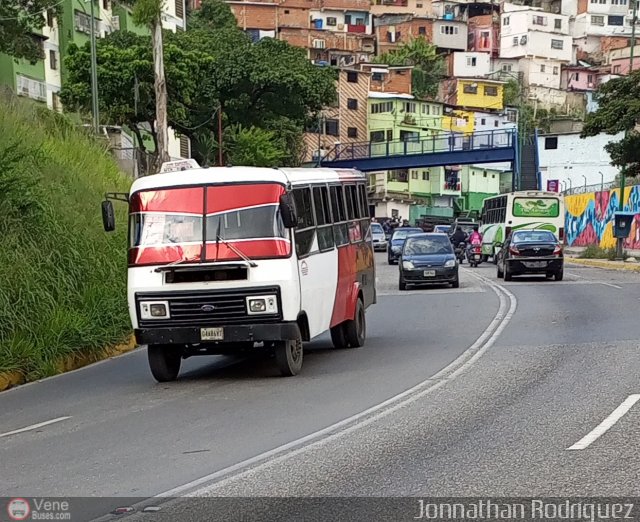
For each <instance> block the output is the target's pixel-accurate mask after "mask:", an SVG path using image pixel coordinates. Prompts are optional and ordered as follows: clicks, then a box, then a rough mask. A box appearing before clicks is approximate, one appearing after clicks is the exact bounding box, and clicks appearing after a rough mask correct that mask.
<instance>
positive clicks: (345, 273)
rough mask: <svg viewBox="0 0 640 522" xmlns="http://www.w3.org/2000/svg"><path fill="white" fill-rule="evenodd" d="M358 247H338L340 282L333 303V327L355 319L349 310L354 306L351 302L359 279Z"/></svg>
mask: <svg viewBox="0 0 640 522" xmlns="http://www.w3.org/2000/svg"><path fill="white" fill-rule="evenodd" d="M356 248H357V247H356V245H345V246H343V247H339V248H338V284H337V286H336V297H335V301H334V303H333V314H332V316H331V327H334V326H336V325H338V324H340V323H342V322H343V321H346V320H347V319H353V317H349V312H350V310H351V309H352V308H353V306H352V304H351V303H350V301H351V293H352V289H353V285H354V283H355V282H356V279H357V266H356Z"/></svg>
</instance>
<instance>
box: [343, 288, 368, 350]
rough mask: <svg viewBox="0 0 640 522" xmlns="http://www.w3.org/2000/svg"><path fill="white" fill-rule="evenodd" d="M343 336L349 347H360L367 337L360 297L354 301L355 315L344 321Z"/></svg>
mask: <svg viewBox="0 0 640 522" xmlns="http://www.w3.org/2000/svg"><path fill="white" fill-rule="evenodd" d="M343 328H344V337H345V340H346V341H347V344H348V346H349V348H360V347H361V346H362V345H364V341H365V339H366V337H367V322H366V319H365V313H364V304H363V303H362V299H358V302H357V303H356V313H355V317H354V318H353V319H351V320H349V321H345V322H344V326H343Z"/></svg>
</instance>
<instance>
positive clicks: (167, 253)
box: [129, 245, 202, 265]
mask: <svg viewBox="0 0 640 522" xmlns="http://www.w3.org/2000/svg"><path fill="white" fill-rule="evenodd" d="M201 253H202V245H183V246H180V245H171V246H158V247H136V248H132V249H130V250H129V264H130V265H165V264H168V263H175V262H176V261H193V262H196V263H197V262H199V261H200V255H201Z"/></svg>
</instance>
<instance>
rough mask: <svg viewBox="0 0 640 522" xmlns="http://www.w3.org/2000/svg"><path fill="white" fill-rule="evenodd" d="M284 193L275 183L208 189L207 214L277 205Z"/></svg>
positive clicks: (223, 186)
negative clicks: (271, 204)
mask: <svg viewBox="0 0 640 522" xmlns="http://www.w3.org/2000/svg"><path fill="white" fill-rule="evenodd" d="M284 193H285V190H284V187H283V186H282V185H278V184H277V183H261V184H255V185H235V184H234V185H227V186H225V185H221V186H219V187H208V188H207V214H212V213H214V212H225V211H227V210H234V209H239V208H243V207H253V206H256V205H266V204H269V203H277V202H278V201H279V199H280V196H281V195H282V194H284Z"/></svg>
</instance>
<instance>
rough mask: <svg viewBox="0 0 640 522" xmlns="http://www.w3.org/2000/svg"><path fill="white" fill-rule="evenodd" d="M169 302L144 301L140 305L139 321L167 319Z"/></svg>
mask: <svg viewBox="0 0 640 522" xmlns="http://www.w3.org/2000/svg"><path fill="white" fill-rule="evenodd" d="M169 317H170V313H169V301H144V302H142V303H140V319H168V318H169Z"/></svg>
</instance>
